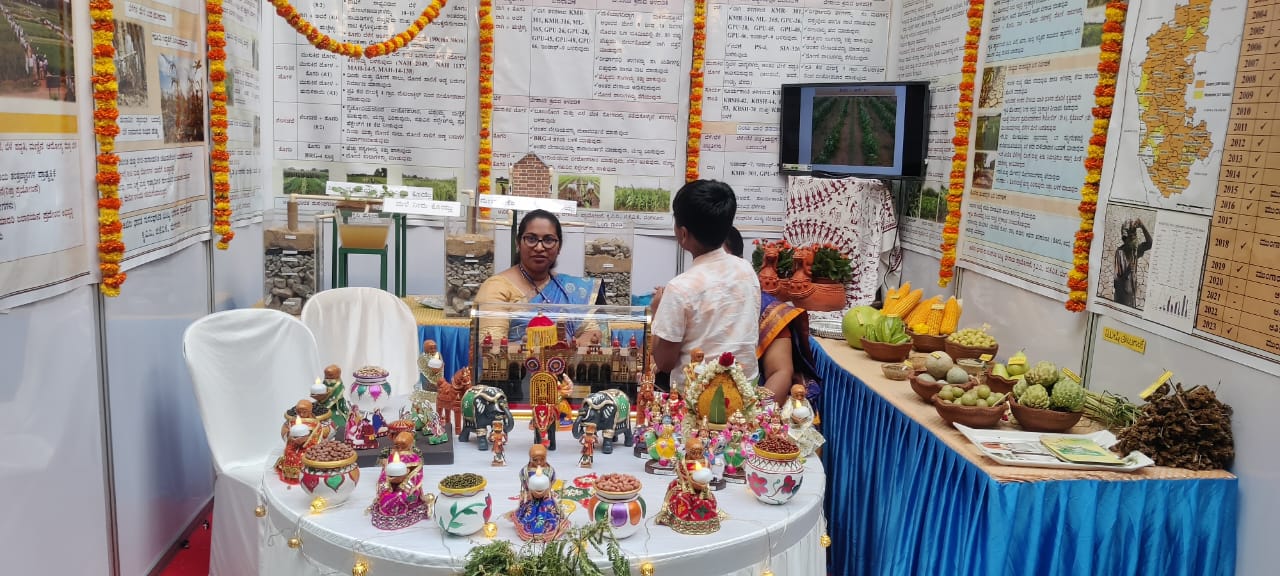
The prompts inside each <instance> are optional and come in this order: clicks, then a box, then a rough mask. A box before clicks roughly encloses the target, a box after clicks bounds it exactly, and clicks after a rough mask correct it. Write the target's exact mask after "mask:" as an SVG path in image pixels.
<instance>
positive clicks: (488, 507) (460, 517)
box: [435, 480, 493, 536]
mask: <svg viewBox="0 0 1280 576" xmlns="http://www.w3.org/2000/svg"><path fill="white" fill-rule="evenodd" d="M488 484H489V482H488V481H487V480H486V481H484V482H481V483H480V484H477V485H475V486H473V487H470V488H463V489H457V488H445V487H444V486H440V487H439V488H440V498H438V499H437V500H436V504H435V507H436V509H435V516H436V523H437V524H439V525H440V529H441V530H444V531H445V532H448V533H450V534H453V535H454V536H470V535H472V534H475V533H476V532H479V531H480V529H481V528H484V525H485V523H486V522H488V521H489V518H490V517H492V516H493V498H492V497H490V496H489V493H488V492H485V491H484V488H485V486H487V485H488Z"/></svg>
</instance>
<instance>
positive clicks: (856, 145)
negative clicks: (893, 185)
mask: <svg viewBox="0 0 1280 576" xmlns="http://www.w3.org/2000/svg"><path fill="white" fill-rule="evenodd" d="M812 122H813V123H812V130H813V131H812V134H813V140H812V142H813V147H812V149H811V150H812V152H811V154H812V159H811V160H810V163H811V164H819V165H822V164H825V165H833V166H893V165H894V162H893V151H894V137H895V135H896V133H897V122H898V98H897V96H895V95H893V94H887V95H867V94H829V95H823V94H815V95H814V97H813V121H812Z"/></svg>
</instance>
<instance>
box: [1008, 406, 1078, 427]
mask: <svg viewBox="0 0 1280 576" xmlns="http://www.w3.org/2000/svg"><path fill="white" fill-rule="evenodd" d="M1009 409H1010V410H1012V411H1013V417H1014V418H1015V419H1017V421H1018V426H1021V427H1022V429H1023V430H1026V431H1028V432H1066V431H1067V430H1070V429H1071V427H1073V426H1075V425H1076V423H1077V422H1079V421H1080V416H1081V414H1080V413H1079V412H1058V411H1057V410H1042V409H1040V408H1031V407H1029V406H1023V405H1021V404H1018V403H1017V402H1010V403H1009Z"/></svg>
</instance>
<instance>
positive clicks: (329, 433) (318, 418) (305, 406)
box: [280, 398, 337, 440]
mask: <svg viewBox="0 0 1280 576" xmlns="http://www.w3.org/2000/svg"><path fill="white" fill-rule="evenodd" d="M297 418H301V419H302V423H303V424H306V425H307V426H310V427H312V428H313V429H314V433H315V434H316V435H317V436H319V437H320V440H328V439H329V438H332V437H333V436H334V435H335V434H336V433H337V432H336V431H335V430H334V429H333V420H332V419H331V418H330V417H329V411H328V410H326V409H325V407H324V406H323V405H319V404H316V401H315V400H314V399H313V398H304V399H302V400H299V401H298V403H297V404H294V406H293V408H290V409H288V410H287V411H285V413H284V424H282V425H281V426H280V438H281V439H285V438H288V437H289V427H290V426H292V425H293V424H294V423H295V422H294V420H295V419H297Z"/></svg>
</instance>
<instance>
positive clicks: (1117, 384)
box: [966, 286, 1280, 574]
mask: <svg viewBox="0 0 1280 576" xmlns="http://www.w3.org/2000/svg"><path fill="white" fill-rule="evenodd" d="M966 288H967V286H966ZM1045 324H1046V325H1047V323H1045ZM1108 328H1110V329H1113V330H1119V331H1121V332H1124V333H1127V334H1130V335H1134V336H1139V337H1141V338H1145V339H1146V351H1145V353H1144V354H1138V353H1136V352H1134V351H1133V350H1130V349H1129V348H1125V347H1123V346H1119V345H1116V344H1112V343H1111V342H1108V341H1106V340H1104V339H1103V336H1102V335H1103V331H1104V330H1106V329H1108ZM1165 370H1171V371H1173V373H1174V378H1173V380H1174V382H1182V383H1183V384H1184V386H1186V387H1187V388H1190V387H1192V386H1195V385H1199V384H1203V385H1206V386H1209V387H1210V388H1213V389H1214V391H1215V392H1216V393H1217V395H1218V399H1219V400H1222V401H1223V402H1226V403H1227V404H1228V405H1230V406H1231V407H1232V409H1233V410H1234V414H1233V415H1232V418H1231V429H1232V435H1233V436H1234V437H1235V448H1236V460H1235V466H1234V467H1233V468H1232V470H1231V472H1233V473H1235V474H1236V475H1237V476H1239V477H1240V512H1239V514H1240V519H1239V521H1238V522H1237V524H1236V525H1237V532H1236V534H1237V535H1236V538H1237V542H1236V574H1273V573H1275V560H1274V559H1273V558H1272V557H1271V554H1269V553H1268V552H1269V550H1270V549H1271V548H1273V547H1274V546H1275V536H1274V535H1275V526H1276V518H1280V495H1277V494H1276V490H1275V488H1276V486H1277V485H1280V460H1278V459H1276V446H1275V441H1274V437H1275V432H1274V428H1275V425H1274V423H1275V411H1274V409H1273V407H1274V406H1276V405H1277V404H1280V378H1277V377H1276V376H1272V375H1269V374H1264V373H1262V372H1258V371H1256V370H1252V369H1250V368H1247V367H1244V366H1241V365H1240V364H1237V363H1235V362H1232V361H1230V360H1227V359H1224V358H1221V357H1219V356H1216V355H1214V354H1210V353H1208V352H1205V351H1203V350H1201V349H1199V348H1195V347H1191V346H1187V345H1185V344H1182V343H1179V342H1176V341H1173V340H1170V339H1167V338H1162V337H1160V336H1158V335H1156V334H1152V333H1150V332H1145V331H1143V330H1139V329H1137V328H1134V327H1132V326H1130V325H1128V324H1125V323H1123V322H1120V321H1119V320H1116V319H1114V318H1109V317H1106V316H1102V317H1100V318H1099V326H1098V329H1097V331H1096V333H1095V338H1094V343H1093V362H1092V365H1091V367H1090V369H1089V374H1088V386H1089V388H1091V389H1093V390H1108V391H1111V392H1115V393H1117V394H1122V395H1124V396H1127V397H1129V398H1133V399H1136V398H1137V397H1138V394H1139V393H1140V392H1141V391H1142V390H1143V389H1144V388H1146V387H1147V386H1150V385H1151V383H1152V382H1154V381H1155V380H1156V378H1159V377H1160V375H1161V374H1162V373H1163V372H1164V371H1165Z"/></svg>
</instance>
